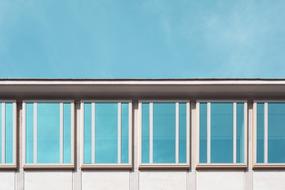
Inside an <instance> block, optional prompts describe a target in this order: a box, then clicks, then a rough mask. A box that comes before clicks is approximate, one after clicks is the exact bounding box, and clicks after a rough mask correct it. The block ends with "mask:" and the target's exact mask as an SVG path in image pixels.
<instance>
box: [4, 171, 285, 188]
mask: <svg viewBox="0 0 285 190" xmlns="http://www.w3.org/2000/svg"><path fill="white" fill-rule="evenodd" d="M246 173H247V172H242V171H197V172H192V173H190V172H187V171H140V172H139V173H138V174H139V175H138V178H131V177H130V176H131V173H130V172H129V171H83V172H82V173H81V177H82V178H81V179H82V181H81V184H82V185H81V189H82V190H284V189H285V171H253V173H252V174H253V175H246ZM191 176H194V184H193V181H192V182H191V179H190V178H191ZM131 179H132V180H138V183H137V184H138V185H137V186H136V187H135V188H133V189H131V188H130V187H131V184H133V183H134V182H133V181H131ZM17 183H18V181H17V178H16V175H15V172H12V171H1V172H0V190H20V189H21V190H77V189H75V188H73V185H74V176H73V173H72V172H71V171H25V172H24V180H23V187H24V188H17V187H19V185H17ZM247 183H249V184H252V185H251V186H249V185H248V184H247Z"/></svg>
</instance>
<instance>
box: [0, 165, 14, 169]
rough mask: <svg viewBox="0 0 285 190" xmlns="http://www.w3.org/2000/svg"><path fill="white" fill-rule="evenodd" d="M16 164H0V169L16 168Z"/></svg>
mask: <svg viewBox="0 0 285 190" xmlns="http://www.w3.org/2000/svg"><path fill="white" fill-rule="evenodd" d="M16 169H17V165H16V164H0V170H16Z"/></svg>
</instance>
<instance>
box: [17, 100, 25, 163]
mask: <svg viewBox="0 0 285 190" xmlns="http://www.w3.org/2000/svg"><path fill="white" fill-rule="evenodd" d="M26 105H27V104H26V102H23V106H22V120H21V122H20V123H21V124H20V126H21V125H22V127H21V128H20V129H19V131H21V130H22V133H21V135H20V138H22V159H23V162H24V163H23V164H25V163H26V162H27V161H26V117H27V116H26V114H27V113H26Z"/></svg>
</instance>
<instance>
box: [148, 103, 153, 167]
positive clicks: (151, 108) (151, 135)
mask: <svg viewBox="0 0 285 190" xmlns="http://www.w3.org/2000/svg"><path fill="white" fill-rule="evenodd" d="M149 163H153V102H150V103H149Z"/></svg>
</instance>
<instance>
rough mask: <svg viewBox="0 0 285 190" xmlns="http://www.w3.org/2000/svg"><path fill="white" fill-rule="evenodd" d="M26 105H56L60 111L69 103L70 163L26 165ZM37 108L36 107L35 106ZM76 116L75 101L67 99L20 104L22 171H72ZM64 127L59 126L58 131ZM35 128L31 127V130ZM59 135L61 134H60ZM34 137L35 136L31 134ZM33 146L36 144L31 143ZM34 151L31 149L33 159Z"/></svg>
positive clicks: (24, 101) (61, 151) (41, 100)
mask: <svg viewBox="0 0 285 190" xmlns="http://www.w3.org/2000/svg"><path fill="white" fill-rule="evenodd" d="M27 103H58V104H59V106H60V110H61V109H63V108H61V107H62V106H63V104H64V103H70V106H71V129H70V132H71V134H70V139H71V145H70V147H71V151H70V152H71V153H70V156H71V157H70V159H71V162H70V163H47V164H46V163H27V162H26V104H27ZM33 106H35V104H33ZM36 106H37V105H36ZM62 114H63V112H61V111H60V117H62V118H61V119H60V120H63V115H62ZM34 116H35V112H33V123H35V122H37V119H35V117H34ZM75 121H76V115H75V101H74V100H69V99H67V100H66V99H63V100H61V99H56V100H50V99H40V100H38V99H36V100H32V99H29V100H23V102H22V133H21V135H22V148H23V150H22V152H23V153H22V160H23V168H24V169H74V167H75V154H74V153H75V142H76V141H75V138H76V134H75V132H76V130H75V128H76V124H75ZM62 127H64V126H61V125H60V130H62V129H61V128H62ZM34 128H35V127H34V126H33V129H34ZM60 133H61V132H60ZM33 135H35V134H33ZM63 135H64V134H60V139H61V141H60V144H62V145H61V146H63V144H64V141H62V140H63ZM33 144H37V142H34V141H33ZM60 149H62V150H60V155H63V150H64V149H63V147H62V148H60ZM35 152H36V151H35V149H33V157H35V155H34V153H35Z"/></svg>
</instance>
